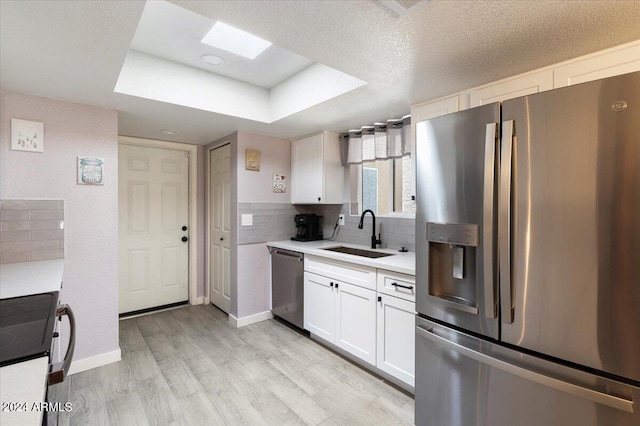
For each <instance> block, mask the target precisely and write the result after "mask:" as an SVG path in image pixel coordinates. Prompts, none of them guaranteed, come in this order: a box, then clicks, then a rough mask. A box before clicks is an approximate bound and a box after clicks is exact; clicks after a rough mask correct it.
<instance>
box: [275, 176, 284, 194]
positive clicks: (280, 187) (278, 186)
mask: <svg viewBox="0 0 640 426" xmlns="http://www.w3.org/2000/svg"><path fill="white" fill-rule="evenodd" d="M286 180H287V179H286V176H285V175H284V173H274V174H273V192H276V193H284V192H287V181H286Z"/></svg>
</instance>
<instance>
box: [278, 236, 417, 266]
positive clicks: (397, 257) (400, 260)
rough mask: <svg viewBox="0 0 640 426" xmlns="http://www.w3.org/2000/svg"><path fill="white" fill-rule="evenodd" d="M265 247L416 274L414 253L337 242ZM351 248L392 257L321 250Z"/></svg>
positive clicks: (280, 244) (285, 241)
mask: <svg viewBox="0 0 640 426" xmlns="http://www.w3.org/2000/svg"><path fill="white" fill-rule="evenodd" d="M267 246H269V247H274V248H281V249H285V250H291V251H297V252H298V253H304V254H308V255H314V256H321V257H325V258H327V259H334V260H341V261H343V262H351V263H357V264H358V265H366V266H371V267H373V268H378V269H385V270H387V271H393V272H399V273H401V274H409V275H415V274H416V254H415V252H412V251H410V252H406V253H401V252H399V251H398V250H391V249H375V250H373V249H371V248H370V247H368V246H363V245H358V244H349V243H342V242H338V241H329V240H322V241H305V242H303V241H292V240H283V241H270V242H268V243H267ZM337 246H343V247H353V248H358V249H363V250H370V251H377V252H381V253H393V256H386V257H379V258H376V259H371V258H368V257H362V256H355V255H352V254H345V253H338V252H335V251H328V250H322V249H323V248H327V247H337Z"/></svg>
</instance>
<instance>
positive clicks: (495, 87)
mask: <svg viewBox="0 0 640 426" xmlns="http://www.w3.org/2000/svg"><path fill="white" fill-rule="evenodd" d="M551 89H553V70H546V71H540V72H536V73H532V74H526V75H522V76H518V77H514V78H510V79H507V80H501V81H499V82H496V83H494V84H491V85H488V86H484V87H481V88H478V89H475V90H472V91H471V92H469V107H470V108H473V107H477V106H481V105H486V104H490V103H493V102H498V101H506V100H507V99H514V98H519V97H520V96H527V95H533V94H534V93H539V92H543V91H545V90H551Z"/></svg>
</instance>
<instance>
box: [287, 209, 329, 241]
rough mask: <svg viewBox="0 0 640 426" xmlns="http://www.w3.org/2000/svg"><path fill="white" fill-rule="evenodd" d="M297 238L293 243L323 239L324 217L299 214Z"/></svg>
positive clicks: (297, 218) (297, 216)
mask: <svg viewBox="0 0 640 426" xmlns="http://www.w3.org/2000/svg"><path fill="white" fill-rule="evenodd" d="M295 222H296V236H295V237H292V238H291V239H292V240H293V241H316V240H321V239H322V216H318V215H315V214H297V215H296V217H295Z"/></svg>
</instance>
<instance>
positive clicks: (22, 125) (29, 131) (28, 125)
mask: <svg viewBox="0 0 640 426" xmlns="http://www.w3.org/2000/svg"><path fill="white" fill-rule="evenodd" d="M11 149H12V150H14V151H29V152H44V123H41V122H39V121H28V120H19V119H17V118H12V119H11Z"/></svg>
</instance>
